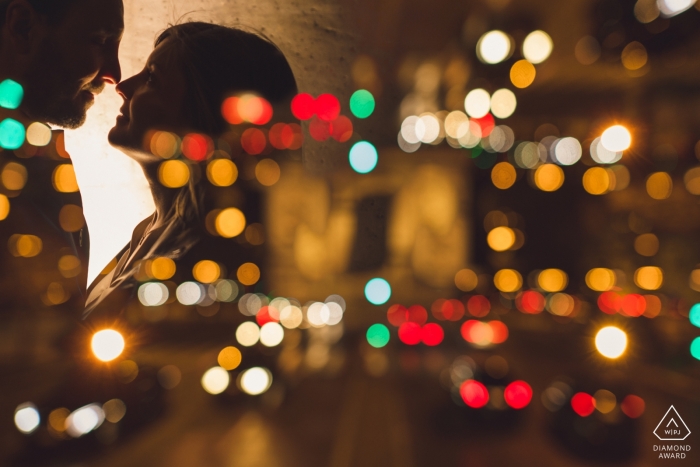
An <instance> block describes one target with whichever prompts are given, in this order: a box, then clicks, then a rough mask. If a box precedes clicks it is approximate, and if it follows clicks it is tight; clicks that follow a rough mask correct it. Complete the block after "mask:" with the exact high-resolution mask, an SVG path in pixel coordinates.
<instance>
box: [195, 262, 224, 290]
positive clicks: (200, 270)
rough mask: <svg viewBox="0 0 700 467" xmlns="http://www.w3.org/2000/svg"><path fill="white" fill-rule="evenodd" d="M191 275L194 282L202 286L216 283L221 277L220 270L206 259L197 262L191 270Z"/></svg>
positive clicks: (215, 264)
mask: <svg viewBox="0 0 700 467" xmlns="http://www.w3.org/2000/svg"><path fill="white" fill-rule="evenodd" d="M192 275H193V276H194V278H195V279H196V280H198V281H199V282H202V283H204V284H211V283H212V282H216V280H217V279H219V276H221V268H220V267H219V265H218V264H217V263H215V262H214V261H210V260H208V259H205V260H202V261H199V262H198V263H197V264H195V265H194V267H193V268H192Z"/></svg>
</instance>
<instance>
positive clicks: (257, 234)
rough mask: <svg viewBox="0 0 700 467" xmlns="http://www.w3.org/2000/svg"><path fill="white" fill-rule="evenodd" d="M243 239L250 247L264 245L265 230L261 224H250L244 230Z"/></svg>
mask: <svg viewBox="0 0 700 467" xmlns="http://www.w3.org/2000/svg"><path fill="white" fill-rule="evenodd" d="M245 239H246V241H247V242H248V243H250V244H251V245H256V246H257V245H262V244H263V243H265V230H264V228H263V225H262V224H258V223H254V224H250V225H249V226H248V227H246V229H245Z"/></svg>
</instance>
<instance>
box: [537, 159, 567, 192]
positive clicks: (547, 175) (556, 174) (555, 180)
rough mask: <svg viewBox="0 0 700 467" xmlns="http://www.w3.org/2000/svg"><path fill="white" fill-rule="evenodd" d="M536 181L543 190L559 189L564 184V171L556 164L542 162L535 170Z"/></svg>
mask: <svg viewBox="0 0 700 467" xmlns="http://www.w3.org/2000/svg"><path fill="white" fill-rule="evenodd" d="M534 181H535V185H536V186H537V188H539V189H540V190H542V191H547V192H552V191H557V190H558V189H559V188H561V186H562V185H563V184H564V171H563V170H562V169H561V167H559V166H558V165H555V164H542V165H541V166H539V167H537V170H535V175H534Z"/></svg>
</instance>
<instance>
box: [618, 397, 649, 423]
mask: <svg viewBox="0 0 700 467" xmlns="http://www.w3.org/2000/svg"><path fill="white" fill-rule="evenodd" d="M645 407H646V405H645V404H644V399H642V398H641V397H639V396H635V395H634V394H630V395H628V396H627V397H625V398H624V399H623V400H622V404H620V408H621V409H622V413H624V414H625V415H627V416H628V417H629V418H639V417H641V416H642V414H643V413H644V409H645Z"/></svg>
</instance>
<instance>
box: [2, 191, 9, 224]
mask: <svg viewBox="0 0 700 467" xmlns="http://www.w3.org/2000/svg"><path fill="white" fill-rule="evenodd" d="M9 215H10V200H9V199H7V196H5V195H3V194H0V221H3V220H5V219H7V216H9Z"/></svg>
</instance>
